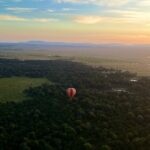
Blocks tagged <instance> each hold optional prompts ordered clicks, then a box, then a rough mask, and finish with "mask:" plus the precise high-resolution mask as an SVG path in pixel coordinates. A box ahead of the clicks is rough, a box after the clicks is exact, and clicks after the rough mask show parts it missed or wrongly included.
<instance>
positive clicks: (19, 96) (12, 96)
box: [0, 77, 49, 102]
mask: <svg viewBox="0 0 150 150" xmlns="http://www.w3.org/2000/svg"><path fill="white" fill-rule="evenodd" d="M46 82H49V81H48V80H46V79H42V78H27V77H11V78H0V102H4V101H5V102H6V101H20V100H23V99H24V94H23V91H24V90H25V89H27V88H29V87H36V86H39V85H41V84H43V83H46Z"/></svg>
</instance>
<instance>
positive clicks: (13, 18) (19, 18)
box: [0, 15, 59, 23]
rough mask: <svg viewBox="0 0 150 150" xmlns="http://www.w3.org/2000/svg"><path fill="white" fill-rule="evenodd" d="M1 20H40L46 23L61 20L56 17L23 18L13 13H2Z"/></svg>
mask: <svg viewBox="0 0 150 150" xmlns="http://www.w3.org/2000/svg"><path fill="white" fill-rule="evenodd" d="M0 20H2V21H18V22H25V21H26V22H39V23H46V22H56V21H59V20H58V19H55V18H23V17H18V16H12V15H0Z"/></svg>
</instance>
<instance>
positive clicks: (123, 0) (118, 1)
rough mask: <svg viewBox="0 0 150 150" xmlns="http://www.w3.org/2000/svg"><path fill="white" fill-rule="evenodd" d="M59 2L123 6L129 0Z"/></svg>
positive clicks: (63, 0)
mask: <svg viewBox="0 0 150 150" xmlns="http://www.w3.org/2000/svg"><path fill="white" fill-rule="evenodd" d="M56 1H57V2H58V3H81V4H94V5H104V6H109V7H111V6H121V5H124V4H127V3H128V2H129V0H56Z"/></svg>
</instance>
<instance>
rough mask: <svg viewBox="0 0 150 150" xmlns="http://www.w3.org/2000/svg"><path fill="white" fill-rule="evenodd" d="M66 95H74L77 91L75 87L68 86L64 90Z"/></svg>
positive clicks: (71, 96)
mask: <svg viewBox="0 0 150 150" xmlns="http://www.w3.org/2000/svg"><path fill="white" fill-rule="evenodd" d="M66 92H67V95H68V97H70V98H71V99H72V98H73V97H74V96H75V95H76V93H77V91H76V89H75V88H68V89H67V90H66Z"/></svg>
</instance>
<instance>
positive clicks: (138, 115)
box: [0, 59, 150, 150]
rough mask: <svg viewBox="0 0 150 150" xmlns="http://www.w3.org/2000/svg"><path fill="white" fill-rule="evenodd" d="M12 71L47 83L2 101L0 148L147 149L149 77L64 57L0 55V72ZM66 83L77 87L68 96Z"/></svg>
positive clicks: (10, 73) (149, 137)
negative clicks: (23, 97)
mask: <svg viewBox="0 0 150 150" xmlns="http://www.w3.org/2000/svg"><path fill="white" fill-rule="evenodd" d="M13 76H18V77H34V78H39V77H41V78H47V79H48V80H50V82H51V83H49V84H43V85H41V86H39V87H34V88H33V87H30V88H28V89H26V90H25V91H24V93H25V94H26V100H24V101H20V102H13V101H12V102H5V103H0V150H149V149H150V78H148V77H138V76H136V74H131V73H129V72H127V71H120V70H113V69H105V68H103V67H97V68H93V67H91V66H87V65H84V64H81V63H77V62H71V61H67V60H41V61H40V60H34V61H32V60H28V61H20V60H11V59H0V78H4V77H13ZM68 87H75V88H76V89H77V95H76V96H75V97H74V98H73V99H72V100H71V99H69V98H68V97H67V95H66V88H68ZM12 88H13V87H12ZM8 94H9V93H8Z"/></svg>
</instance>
